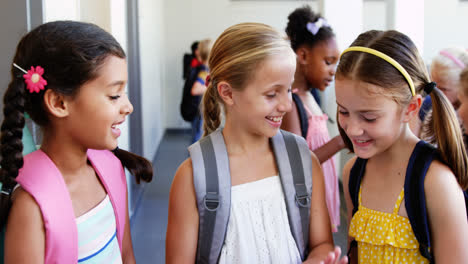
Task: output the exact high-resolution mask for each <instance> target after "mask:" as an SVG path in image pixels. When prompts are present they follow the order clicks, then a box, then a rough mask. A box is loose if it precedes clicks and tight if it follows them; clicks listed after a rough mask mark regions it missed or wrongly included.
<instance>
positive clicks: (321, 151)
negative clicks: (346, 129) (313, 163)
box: [313, 135, 345, 163]
mask: <svg viewBox="0 0 468 264" xmlns="http://www.w3.org/2000/svg"><path fill="white" fill-rule="evenodd" d="M344 148H345V144H344V141H343V139H342V138H341V136H340V135H338V136H335V137H334V138H332V139H331V140H330V141H328V142H327V143H326V144H324V145H323V146H321V147H319V148H317V149H315V150H313V152H314V154H315V155H316V156H317V158H318V160H319V161H320V163H324V162H325V161H327V160H328V159H330V158H331V157H333V155H335V154H336V153H337V152H338V151H340V150H342V149H344Z"/></svg>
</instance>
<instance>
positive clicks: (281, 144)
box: [271, 130, 312, 260]
mask: <svg viewBox="0 0 468 264" xmlns="http://www.w3.org/2000/svg"><path fill="white" fill-rule="evenodd" d="M271 143H272V146H273V151H274V153H275V159H276V164H277V166H278V169H279V175H280V178H281V183H282V186H283V192H284V194H285V200H286V201H285V202H286V208H287V211H288V220H289V225H290V228H291V233H292V235H293V238H294V241H295V242H296V246H297V248H298V250H299V253H300V254H301V258H302V260H305V259H306V258H307V256H308V253H309V224H310V199H311V195H312V160H311V155H310V150H309V147H308V145H307V143H306V141H305V140H304V139H303V138H301V137H299V136H296V135H294V134H292V133H289V132H286V131H283V130H280V131H278V133H277V134H276V135H275V136H274V137H272V138H271Z"/></svg>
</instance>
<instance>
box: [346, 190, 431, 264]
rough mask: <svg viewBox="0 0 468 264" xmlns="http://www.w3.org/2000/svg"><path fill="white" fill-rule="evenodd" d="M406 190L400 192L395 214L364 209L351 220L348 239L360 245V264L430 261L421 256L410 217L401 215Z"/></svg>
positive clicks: (360, 202)
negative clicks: (350, 238) (399, 212)
mask: <svg viewBox="0 0 468 264" xmlns="http://www.w3.org/2000/svg"><path fill="white" fill-rule="evenodd" d="M403 197H404V190H402V191H401V192H400V195H399V196H398V199H397V201H396V203H395V207H394V208H393V213H386V212H380V211H376V210H372V209H369V208H366V207H364V206H362V198H361V190H359V208H358V211H357V212H356V214H355V215H354V216H353V218H352V219H351V223H350V226H349V235H350V236H351V237H354V239H355V240H356V241H357V243H358V259H359V263H365V264H367V263H370V264H374V263H379V264H383V263H385V264H387V263H418V264H425V263H429V261H428V260H427V259H426V258H424V257H423V256H421V254H420V253H419V243H418V241H417V239H416V237H415V235H414V232H413V229H412V228H411V224H410V222H409V219H408V218H407V217H403V216H401V215H398V211H399V210H400V204H401V202H402V201H403Z"/></svg>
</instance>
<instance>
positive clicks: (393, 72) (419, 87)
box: [335, 30, 468, 263]
mask: <svg viewBox="0 0 468 264" xmlns="http://www.w3.org/2000/svg"><path fill="white" fill-rule="evenodd" d="M335 91H336V100H337V104H338V108H339V109H338V111H339V112H338V118H339V122H338V123H339V128H340V132H341V133H342V136H343V138H344V139H345V142H346V144H347V147H348V148H349V149H350V150H351V151H353V152H354V153H355V154H356V156H357V157H355V158H352V159H351V160H350V161H349V162H348V163H347V164H346V165H345V167H344V171H343V184H344V186H345V188H344V190H345V197H346V203H347V208H348V220H349V222H350V225H349V236H350V239H354V240H355V241H356V242H357V255H356V254H355V252H354V253H351V254H352V255H351V259H350V261H351V262H352V263H405V262H407V263H416V262H417V263H430V261H431V259H432V261H435V263H468V252H467V251H466V250H465V248H466V245H467V244H468V222H467V213H466V208H465V200H464V195H463V190H464V189H466V188H467V187H468V177H467V176H468V175H467V162H468V161H467V156H466V151H465V148H464V146H463V142H462V135H461V131H460V128H459V124H458V120H457V118H456V115H455V111H454V110H453V107H452V105H451V103H450V102H449V101H448V100H447V98H446V97H445V96H444V95H443V93H442V92H441V91H440V90H439V89H438V88H437V85H436V83H434V82H431V80H430V79H429V75H428V73H427V70H426V66H425V65H424V62H423V60H422V58H421V57H420V55H419V53H418V50H417V48H416V46H415V45H414V43H413V42H412V41H411V40H410V39H409V38H408V37H407V36H406V35H404V34H402V33H400V32H397V31H375V30H372V31H368V32H365V33H363V34H361V35H359V37H358V38H357V39H356V40H355V41H354V42H353V43H352V44H351V47H350V48H348V49H346V50H345V51H344V52H343V54H342V56H341V58H340V63H339V65H338V68H337V71H336V85H335ZM423 92H424V93H426V94H429V96H431V100H432V104H433V115H432V118H433V119H434V120H433V122H432V124H433V127H432V134H433V135H434V137H435V139H436V143H437V148H434V147H433V146H431V145H429V144H428V143H426V142H424V141H422V140H420V139H419V138H418V137H417V136H416V135H415V134H414V133H413V132H412V131H411V129H410V128H409V122H410V120H412V119H413V118H416V116H417V114H418V111H419V109H420V106H421V101H422V97H421V93H423ZM421 164H422V167H420V168H422V169H420V170H417V171H414V170H413V168H414V167H415V166H421ZM415 177H418V178H417V179H416V178H415ZM413 179H416V180H417V182H418V183H419V184H420V185H419V186H415V188H409V187H412V186H414V185H410V184H408V183H410V182H414V180H413ZM416 191H418V192H419V194H420V195H418V196H414V195H411V194H412V193H414V192H416ZM416 197H417V198H416ZM415 204H417V206H416V207H415V206H414V205H415ZM415 208H423V209H424V215H423V216H421V217H426V218H427V219H426V221H424V222H415V221H414V220H415V218H414V212H416V209H415ZM426 212H427V214H426ZM412 216H413V217H412ZM411 219H413V220H411ZM421 223H428V228H427V229H428V232H427V233H426V234H428V236H430V237H429V239H428V240H427V241H428V243H425V242H424V241H423V242H421V239H420V238H422V237H423V236H420V235H421V232H420V231H421V228H422V225H421ZM356 242H352V243H351V245H354V244H355V243H356ZM352 248H353V249H355V248H354V247H352ZM356 260H357V261H358V262H354V261H356Z"/></svg>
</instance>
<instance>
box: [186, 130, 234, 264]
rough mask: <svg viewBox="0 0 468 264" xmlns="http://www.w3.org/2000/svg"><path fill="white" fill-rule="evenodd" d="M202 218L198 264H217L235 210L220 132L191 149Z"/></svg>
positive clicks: (199, 226) (226, 158)
mask: <svg viewBox="0 0 468 264" xmlns="http://www.w3.org/2000/svg"><path fill="white" fill-rule="evenodd" d="M189 152H190V157H191V159H192V167H193V183H194V187H195V193H196V198H197V207H198V215H199V224H198V247H197V260H196V263H203V264H204V263H217V262H218V259H219V256H220V254H221V249H222V247H223V244H224V238H225V236H226V230H227V226H228V221H229V213H230V209H231V176H230V173H229V172H230V171H229V160H228V155H227V150H226V144H225V143H224V138H223V134H222V133H221V130H220V129H218V130H216V131H215V132H213V133H211V134H210V135H209V136H207V137H204V138H203V139H201V140H199V141H198V142H197V143H195V144H193V145H192V146H190V147H189Z"/></svg>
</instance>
